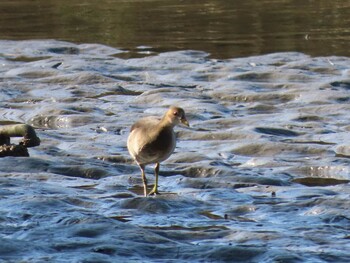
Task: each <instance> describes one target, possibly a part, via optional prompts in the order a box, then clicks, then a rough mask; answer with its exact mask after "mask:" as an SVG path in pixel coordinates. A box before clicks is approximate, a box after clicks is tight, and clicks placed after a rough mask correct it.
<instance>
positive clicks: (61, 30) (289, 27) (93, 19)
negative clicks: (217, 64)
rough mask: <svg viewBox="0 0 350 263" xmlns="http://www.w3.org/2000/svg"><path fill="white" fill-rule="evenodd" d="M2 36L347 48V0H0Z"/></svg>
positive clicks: (209, 46)
mask: <svg viewBox="0 0 350 263" xmlns="http://www.w3.org/2000/svg"><path fill="white" fill-rule="evenodd" d="M0 12H1V16H0V39H17V40H18V39H38V38H39V39H47V38H53V39H60V40H69V41H73V42H78V43H86V42H91V43H102V44H107V45H110V46H114V47H119V48H124V49H127V50H133V49H135V48H137V47H140V46H143V47H145V46H149V47H152V48H151V49H152V50H155V51H157V52H160V51H170V50H182V49H195V50H203V51H207V52H209V53H211V54H212V56H213V57H218V58H228V57H238V56H250V55H257V54H265V53H271V52H278V51H300V52H304V53H307V54H310V55H315V56H320V55H322V56H324V55H344V56H349V55H350V51H349V48H348V43H349V38H350V35H349V25H350V3H349V1H342V0H336V1H329V0H319V1H313V0H309V1H306V0H305V1H304V0H285V1H276V0H262V1H254V0H248V1H224V0H213V1H196V0H193V1H179V0H169V1H157V0H149V1H137V0H131V1H118V0H102V1H93V0H85V1H67V0H62V1H54V0H37V1H32V0H21V1H18V0H17V1H1V2H0Z"/></svg>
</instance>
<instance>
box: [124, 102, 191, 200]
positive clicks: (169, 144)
mask: <svg viewBox="0 0 350 263" xmlns="http://www.w3.org/2000/svg"><path fill="white" fill-rule="evenodd" d="M179 124H183V125H185V126H187V127H189V122H188V121H187V119H186V116H185V111H184V110H183V109H182V108H180V107H177V106H171V107H170V108H169V109H168V110H167V112H166V113H165V114H164V115H163V117H162V118H161V119H159V118H157V117H153V116H149V117H144V118H142V119H140V120H138V121H136V122H135V123H134V124H133V125H132V126H131V129H130V134H129V136H128V139H127V148H128V151H129V153H130V155H131V157H132V158H133V159H134V161H135V162H136V163H137V165H138V166H139V168H140V169H141V177H142V182H143V191H144V196H145V197H146V196H149V195H153V194H154V195H157V194H159V192H158V175H159V167H160V163H161V162H162V161H164V160H166V159H168V158H169V156H170V155H171V154H172V153H173V151H174V149H175V147H176V135H175V132H174V127H175V126H176V125H179ZM148 164H155V167H154V175H155V184H154V187H153V189H152V190H151V191H150V192H149V193H147V178H146V173H145V167H146V165H148Z"/></svg>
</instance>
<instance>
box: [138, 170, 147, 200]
mask: <svg viewBox="0 0 350 263" xmlns="http://www.w3.org/2000/svg"><path fill="white" fill-rule="evenodd" d="M139 166H140V169H141V176H142V182H143V194H144V195H145V196H147V178H146V174H145V166H144V165H142V164H139Z"/></svg>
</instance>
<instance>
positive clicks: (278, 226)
mask: <svg viewBox="0 0 350 263" xmlns="http://www.w3.org/2000/svg"><path fill="white" fill-rule="evenodd" d="M125 53H126V52H125V51H123V50H121V49H116V48H113V47H110V46H104V45H99V44H74V43H70V42H61V41H53V40H52V41H45V40H43V41H34V40H31V41H0V54H1V56H0V72H1V79H0V98H1V99H0V120H1V122H2V123H28V124H31V125H32V126H34V127H36V129H37V133H38V136H39V137H40V138H41V142H42V143H41V145H40V146H38V147H35V148H31V149H29V152H30V155H31V157H29V158H13V157H7V158H2V159H1V160H0V171H1V172H0V175H1V176H0V185H1V187H0V189H1V190H0V211H1V214H0V255H1V256H0V258H1V262H18V261H22V262H44V261H45V262H117V261H120V262H125V261H129V262H130V261H131V262H139V261H141V262H142V261H144V262H174V261H175V260H176V262H189V261H191V262H237V261H242V262H348V261H349V257H350V254H349V251H350V250H349V249H350V247H349V242H348V240H349V218H350V214H349V206H350V203H349V200H350V199H349V195H350V190H349V184H348V182H349V180H350V172H349V156H350V151H349V147H350V146H349V139H350V138H349V130H350V126H349V122H350V119H349V110H350V105H349V98H350V93H349V88H350V81H349V77H350V67H349V65H350V59H349V58H346V57H337V56H328V57H310V56H308V55H306V54H303V53H298V52H287V53H273V54H268V55H261V56H255V57H254V56H252V57H246V58H235V59H222V60H217V59H214V58H210V56H209V54H208V53H206V52H201V51H174V52H164V53H160V54H157V53H152V54H148V55H147V56H144V55H143V51H142V50H140V51H139V55H140V57H139V58H133V59H123V58H121V57H123V56H124V57H127V56H128V54H127V53H126V54H125ZM173 104H175V105H180V106H182V107H183V108H184V109H185V110H186V113H187V115H188V119H189V121H190V123H191V127H190V128H186V127H178V128H177V129H176V131H177V133H178V139H179V142H178V146H177V148H176V151H175V153H174V154H173V155H172V156H171V158H169V160H167V161H166V162H164V163H163V164H162V165H161V172H160V182H159V190H160V191H161V195H160V196H156V197H150V198H143V197H142V182H141V178H140V171H139V170H138V168H137V167H136V165H135V164H134V163H133V162H132V160H130V157H129V155H128V153H127V149H126V138H127V136H128V132H129V127H130V126H131V125H132V123H133V122H134V121H136V120H137V119H138V118H140V117H142V116H148V115H157V116H161V115H162V114H163V113H164V112H165V111H166V109H167V108H168V107H169V106H170V105H173ZM152 172H153V171H152V167H151V166H149V167H148V169H147V174H148V178H149V181H150V183H151V182H153V180H154V178H153V176H152V175H151V173H152Z"/></svg>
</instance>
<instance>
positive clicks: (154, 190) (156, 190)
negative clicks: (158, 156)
mask: <svg viewBox="0 0 350 263" xmlns="http://www.w3.org/2000/svg"><path fill="white" fill-rule="evenodd" d="M159 166H160V165H159V163H156V166H155V167H154V175H155V177H156V181H155V183H154V186H153V189H152V190H151V192H149V194H148V195H152V194H156V195H158V194H159V192H158V174H159Z"/></svg>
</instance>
